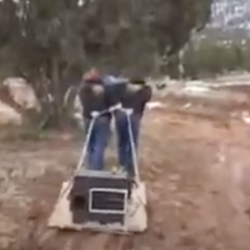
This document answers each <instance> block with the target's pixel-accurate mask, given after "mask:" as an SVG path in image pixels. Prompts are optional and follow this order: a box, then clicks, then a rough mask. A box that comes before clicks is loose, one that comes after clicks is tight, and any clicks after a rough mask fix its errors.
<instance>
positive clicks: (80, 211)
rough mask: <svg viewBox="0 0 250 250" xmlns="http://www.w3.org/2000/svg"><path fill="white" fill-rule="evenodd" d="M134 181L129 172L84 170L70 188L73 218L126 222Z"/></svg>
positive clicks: (77, 220)
mask: <svg viewBox="0 0 250 250" xmlns="http://www.w3.org/2000/svg"><path fill="white" fill-rule="evenodd" d="M131 185H132V183H131V180H129V179H128V178H127V176H126V174H125V173H116V174H114V173H112V172H110V171H92V170H86V169H82V170H80V173H78V174H77V175H76V176H75V177H74V181H73V187H72V189H71V192H70V208H71V211H72V216H73V222H74V223H76V224H82V223H86V222H97V223H101V224H110V223H120V224H123V223H124V216H125V213H126V206H127V199H128V198H129V196H130V193H131Z"/></svg>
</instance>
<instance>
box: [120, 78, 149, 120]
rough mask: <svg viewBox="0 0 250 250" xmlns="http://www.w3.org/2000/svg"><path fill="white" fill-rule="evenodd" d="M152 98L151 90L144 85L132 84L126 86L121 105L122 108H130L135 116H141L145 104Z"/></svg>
mask: <svg viewBox="0 0 250 250" xmlns="http://www.w3.org/2000/svg"><path fill="white" fill-rule="evenodd" d="M151 97H152V90H151V88H150V87H149V86H146V85H145V84H141V83H138V84H132V83H129V84H127V86H126V91H125V94H124V95H123V97H122V105H123V107H124V108H131V109H133V111H134V114H136V115H140V116H142V115H143V112H144V110H145V106H146V104H147V102H149V101H150V99H151Z"/></svg>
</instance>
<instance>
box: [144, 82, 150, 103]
mask: <svg viewBox="0 0 250 250" xmlns="http://www.w3.org/2000/svg"><path fill="white" fill-rule="evenodd" d="M151 98H152V88H151V87H149V86H146V87H145V89H144V101H145V103H147V102H149V101H150V100H151Z"/></svg>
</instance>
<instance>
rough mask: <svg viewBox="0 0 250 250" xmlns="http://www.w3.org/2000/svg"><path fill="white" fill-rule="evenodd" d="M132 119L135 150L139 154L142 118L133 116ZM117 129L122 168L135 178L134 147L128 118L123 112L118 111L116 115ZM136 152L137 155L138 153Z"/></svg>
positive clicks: (119, 157)
mask: <svg viewBox="0 0 250 250" xmlns="http://www.w3.org/2000/svg"><path fill="white" fill-rule="evenodd" d="M130 118H131V129H132V136H133V138H132V139H133V140H134V145H135V150H136V152H137V147H138V137H139V129H140V121H141V116H139V115H136V114H132V115H131V116H130ZM115 120H116V129H117V137H118V160H119V164H120V166H122V167H123V168H124V170H125V171H126V172H127V173H128V175H129V176H132V177H133V176H134V174H135V173H134V159H133V154H132V147H131V141H130V135H129V124H128V121H127V116H126V114H124V113H123V112H122V111H117V112H116V114H115ZM136 152H135V153H136Z"/></svg>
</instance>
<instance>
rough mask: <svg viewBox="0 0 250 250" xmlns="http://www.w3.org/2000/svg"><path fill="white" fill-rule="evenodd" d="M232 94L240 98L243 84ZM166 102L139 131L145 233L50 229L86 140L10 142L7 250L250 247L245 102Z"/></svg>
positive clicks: (5, 171)
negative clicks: (50, 219)
mask: <svg viewBox="0 0 250 250" xmlns="http://www.w3.org/2000/svg"><path fill="white" fill-rule="evenodd" d="M227 91H228V90H227ZM230 91H231V93H232V96H233V95H234V94H235V93H236V92H237V96H238V93H241V92H242V88H241V89H240V90H237V89H233V90H230ZM243 92H244V91H243ZM237 98H238V97H237ZM239 98H241V97H239ZM237 100H238V99H237ZM244 100H245V99H244ZM160 101H161V102H162V104H163V105H165V106H163V107H160V108H156V109H153V110H150V111H147V113H146V116H145V119H144V122H143V130H142V134H141V152H140V158H141V159H140V169H141V174H142V177H143V179H144V180H145V181H146V183H147V192H148V216H149V227H148V230H147V232H146V233H144V234H142V235H134V236H113V235H107V234H101V233H98V234H97V233H90V232H81V233H75V232H58V231H54V230H49V229H48V228H46V222H47V218H48V216H49V214H50V212H51V209H52V207H53V205H54V203H55V200H56V197H57V195H58V192H59V190H60V185H61V183H62V181H63V180H65V179H67V177H68V176H69V175H70V174H71V173H72V172H73V169H74V167H75V164H76V162H77V157H78V155H79V150H80V146H81V143H80V141H79V140H76V139H75V137H72V136H71V135H54V136H53V137H52V138H51V139H49V140H45V141H40V142H24V141H18V140H17V141H15V142H13V141H6V140H4V141H2V142H0V159H1V164H0V249H8V250H12V249H13V250H14V249H16V250H21V249H23V250H38V249H43V250H59V249H60V250H75V249H78V250H80V249H96V250H120V249H121V250H151V249H155V250H157V249H159V250H163V249H172V250H249V248H250V237H249V235H250V217H249V216H250V181H249V180H250V177H249V176H250V154H249V150H250V142H249V133H250V127H249V126H250V125H248V119H247V118H248V117H247V113H246V109H247V107H248V105H247V103H244V105H238V106H237V105H236V106H237V107H236V106H234V105H229V106H226V107H225V106H224V105H220V103H219V102H218V103H217V102H215V101H214V100H212V101H211V102H210V103H209V101H208V102H207V101H206V103H205V104H204V101H202V99H199V100H197V99H195V100H194V98H190V99H187V98H179V99H178V98H172V97H171V98H170V97H169V98H168V97H163V98H161V100H160ZM228 102H229V101H228ZM230 102H232V100H231V99H230ZM244 102H245V101H244ZM243 111H245V113H244V112H243ZM243 114H245V116H244V115H243Z"/></svg>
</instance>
